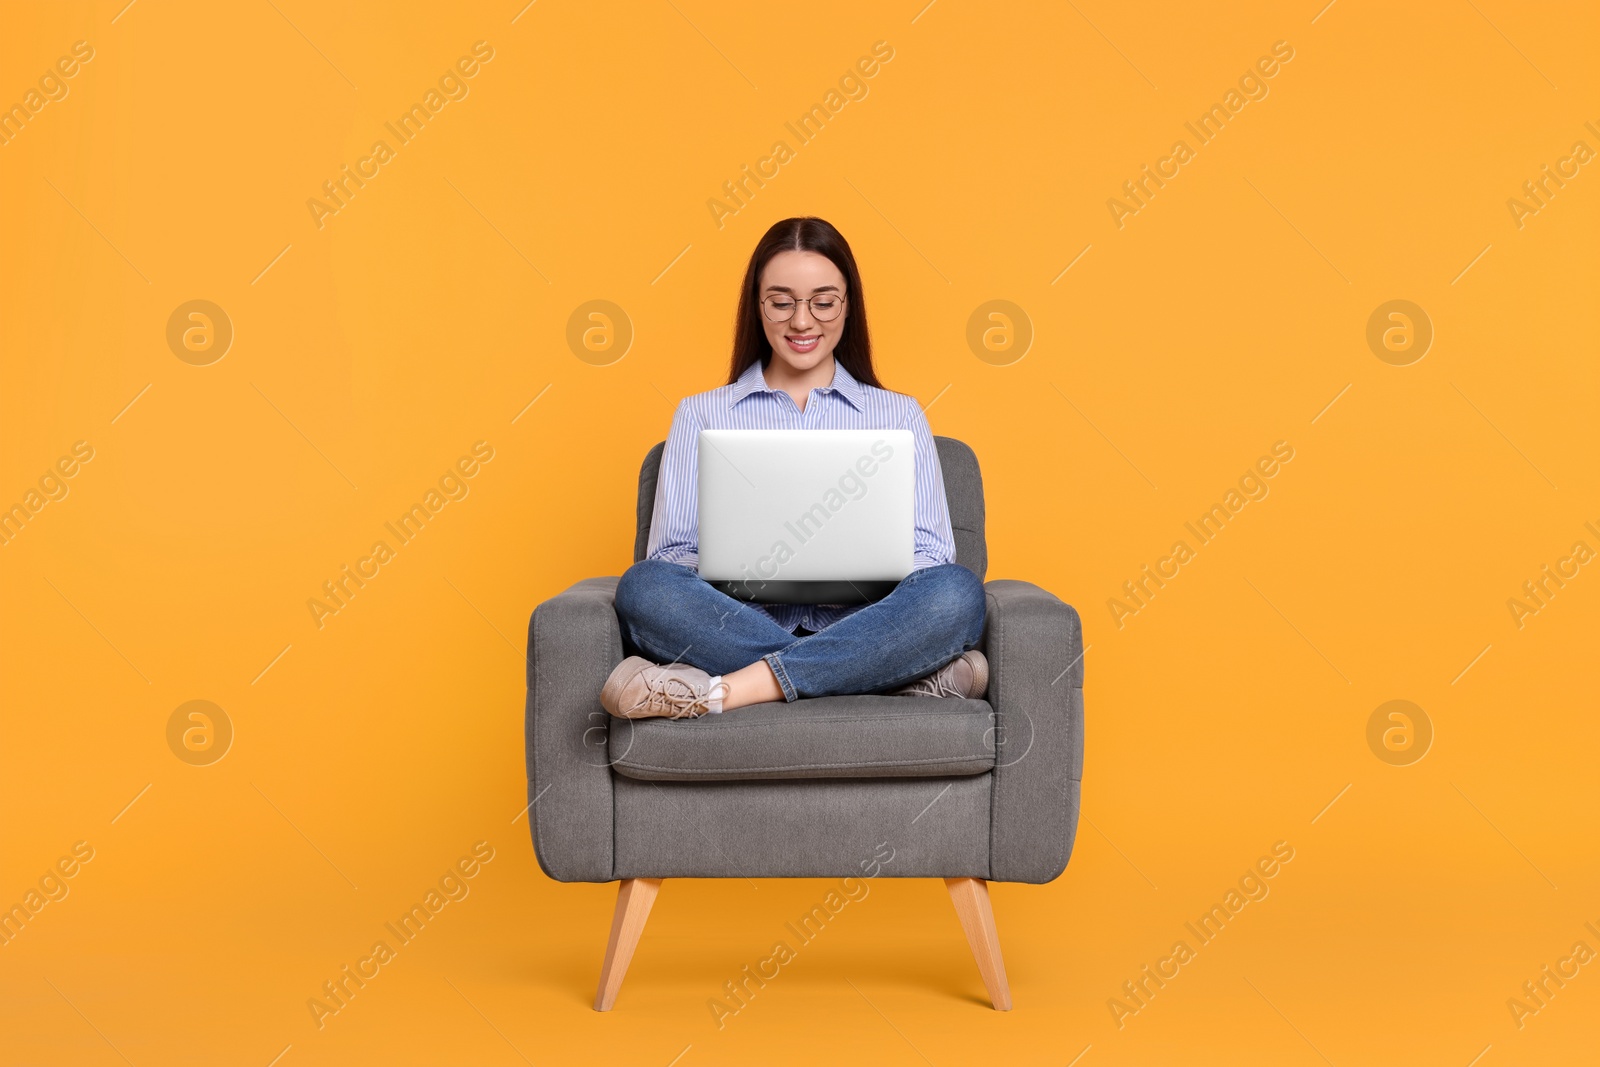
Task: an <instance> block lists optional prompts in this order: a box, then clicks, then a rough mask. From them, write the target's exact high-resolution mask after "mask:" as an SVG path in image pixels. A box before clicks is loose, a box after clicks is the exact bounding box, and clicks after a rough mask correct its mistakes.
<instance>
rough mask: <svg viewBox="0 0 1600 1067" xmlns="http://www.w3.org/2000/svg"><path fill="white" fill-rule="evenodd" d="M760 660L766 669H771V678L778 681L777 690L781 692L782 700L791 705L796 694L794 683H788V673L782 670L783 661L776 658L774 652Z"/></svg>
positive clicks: (776, 655)
mask: <svg viewBox="0 0 1600 1067" xmlns="http://www.w3.org/2000/svg"><path fill="white" fill-rule="evenodd" d="M761 658H762V660H764V661H765V662H766V664H767V666H768V667H770V668H772V676H773V677H774V678H776V679H777V680H778V688H780V689H782V690H783V699H784V700H785V701H786V702H788V703H793V702H794V701H795V699H796V698H797V696H798V694H796V693H795V691H794V683H792V682H790V681H789V672H787V671H785V670H784V669H783V661H782V660H780V659H779V658H778V654H777V653H776V652H768V653H767V654H766V655H765V656H762V657H761Z"/></svg>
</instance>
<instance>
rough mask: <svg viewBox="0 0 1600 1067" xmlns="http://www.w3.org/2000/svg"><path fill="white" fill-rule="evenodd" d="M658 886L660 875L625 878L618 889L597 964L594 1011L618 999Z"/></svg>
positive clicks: (608, 1005) (659, 885)
mask: <svg viewBox="0 0 1600 1067" xmlns="http://www.w3.org/2000/svg"><path fill="white" fill-rule="evenodd" d="M660 888H661V879H659V878H624V879H623V880H622V884H621V885H620V886H619V887H618V888H617V910H616V912H615V913H614V914H613V915H612V916H611V939H610V940H609V941H607V942H606V958H605V962H604V963H602V964H601V965H600V988H599V990H598V991H597V992H596V993H595V995H594V1010H595V1011H610V1010H611V1006H612V1005H613V1004H615V1003H616V1002H617V992H618V990H620V989H621V988H622V979H623V978H624V977H625V976H626V975H627V973H628V964H629V963H631V962H633V950H634V949H635V948H637V947H638V946H639V935H640V934H642V933H644V924H645V920H646V919H648V918H650V906H651V905H652V904H654V903H655V902H656V892H657V891H658V890H659V889H660Z"/></svg>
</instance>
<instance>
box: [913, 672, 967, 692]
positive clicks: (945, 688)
mask: <svg viewBox="0 0 1600 1067" xmlns="http://www.w3.org/2000/svg"><path fill="white" fill-rule="evenodd" d="M954 678H955V672H954V671H952V670H949V669H948V668H940V669H939V670H937V671H934V672H933V673H932V674H930V675H928V676H927V677H926V678H919V679H917V680H916V681H915V682H912V683H911V685H910V686H909V688H910V689H911V691H912V692H914V693H916V694H918V695H921V696H931V697H965V696H966V695H967V691H966V690H965V689H962V688H960V687H959V686H957V685H956V684H955V681H954Z"/></svg>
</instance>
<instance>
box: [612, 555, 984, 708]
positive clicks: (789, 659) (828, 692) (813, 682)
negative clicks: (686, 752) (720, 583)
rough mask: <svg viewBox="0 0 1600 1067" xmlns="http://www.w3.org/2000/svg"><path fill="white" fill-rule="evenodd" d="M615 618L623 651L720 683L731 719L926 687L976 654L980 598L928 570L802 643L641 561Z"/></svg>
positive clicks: (957, 570) (743, 607)
mask: <svg viewBox="0 0 1600 1067" xmlns="http://www.w3.org/2000/svg"><path fill="white" fill-rule="evenodd" d="M616 610H617V618H618V620H619V621H620V622H621V625H622V633H623V639H624V641H625V643H627V644H628V645H630V646H631V647H632V648H634V649H637V650H638V651H639V652H641V653H643V654H644V656H645V657H647V658H648V659H651V660H654V661H655V662H657V663H663V664H679V663H683V664H689V665H691V666H693V667H696V668H699V669H700V670H702V671H705V672H707V674H709V675H721V676H722V679H723V682H724V684H725V687H726V690H725V695H724V696H723V698H722V708H723V709H724V710H731V709H732V708H736V707H743V706H744V705H746V704H754V703H760V702H763V701H769V700H778V699H780V698H781V699H783V700H797V699H799V698H801V697H818V696H832V695H836V694H845V693H878V692H885V691H888V690H892V689H895V688H897V687H900V686H904V685H905V684H906V683H908V682H912V681H915V680H917V679H919V678H923V677H925V676H927V675H929V674H931V673H933V672H934V671H937V670H939V669H940V668H941V667H944V666H945V665H946V664H949V663H950V662H951V661H952V660H954V659H956V658H958V657H960V656H961V655H962V653H963V652H964V651H965V650H967V649H970V648H973V647H974V646H976V645H977V643H978V641H979V640H980V639H981V638H982V636H983V621H984V593H983V583H982V582H980V581H979V580H978V576H977V575H975V574H973V573H972V572H971V571H969V570H967V568H965V567H963V566H961V565H960V564H956V563H947V564H941V565H939V566H934V567H926V568H923V569H922V570H916V571H912V572H911V573H910V574H909V575H907V576H906V577H905V578H904V579H903V580H901V582H900V583H899V584H898V585H897V586H895V588H894V591H893V592H891V593H890V594H889V595H888V596H886V597H884V598H883V599H882V600H879V601H876V602H874V603H871V604H868V605H866V606H865V607H863V608H861V609H860V610H859V611H855V612H852V613H851V614H850V615H847V616H846V617H845V618H843V619H840V620H839V621H838V622H836V623H834V624H833V625H831V626H825V627H823V628H822V629H821V630H819V631H817V632H816V633H814V634H808V635H807V636H805V637H797V636H796V635H795V634H792V633H790V632H789V631H788V630H785V629H784V628H783V627H781V626H779V625H778V624H777V623H776V622H774V621H773V620H772V619H771V618H770V617H769V616H767V615H766V614H765V613H764V612H762V611H759V610H757V609H756V608H754V607H751V606H750V605H749V604H747V603H744V602H743V601H740V600H736V599H734V598H733V597H730V596H728V595H727V594H726V593H723V592H721V591H720V590H718V589H716V588H714V587H712V586H711V585H710V584H709V583H707V582H705V581H703V580H702V579H701V578H700V576H699V575H698V574H696V573H695V571H694V570H693V569H691V568H689V567H685V566H683V565H682V564H678V563H668V562H665V561H663V560H642V561H640V562H638V563H635V564H634V565H633V566H632V567H629V568H628V570H627V572H626V573H625V574H623V576H622V580H621V581H620V582H619V583H618V584H617V594H616ZM985 673H986V671H985Z"/></svg>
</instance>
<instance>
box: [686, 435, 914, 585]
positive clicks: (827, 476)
mask: <svg viewBox="0 0 1600 1067" xmlns="http://www.w3.org/2000/svg"><path fill="white" fill-rule="evenodd" d="M699 450H700V451H699V463H700V474H699V498H700V515H699V520H700V577H701V578H703V579H705V580H706V581H708V582H710V583H711V584H712V585H713V586H715V587H716V588H718V589H720V590H722V591H723V592H724V593H727V594H728V595H729V596H733V597H737V598H738V599H740V600H747V601H754V602H757V603H767V604H863V603H867V602H869V601H873V600H880V599H882V598H883V597H885V596H887V595H889V593H890V592H892V591H893V590H894V587H895V586H896V585H898V584H899V582H900V579H902V578H904V577H905V576H906V575H908V574H910V573H911V570H912V545H913V535H914V529H915V506H916V477H915V475H916V463H915V459H916V456H915V450H914V447H913V444H912V437H911V431H910V430H701V431H700V441H699Z"/></svg>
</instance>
